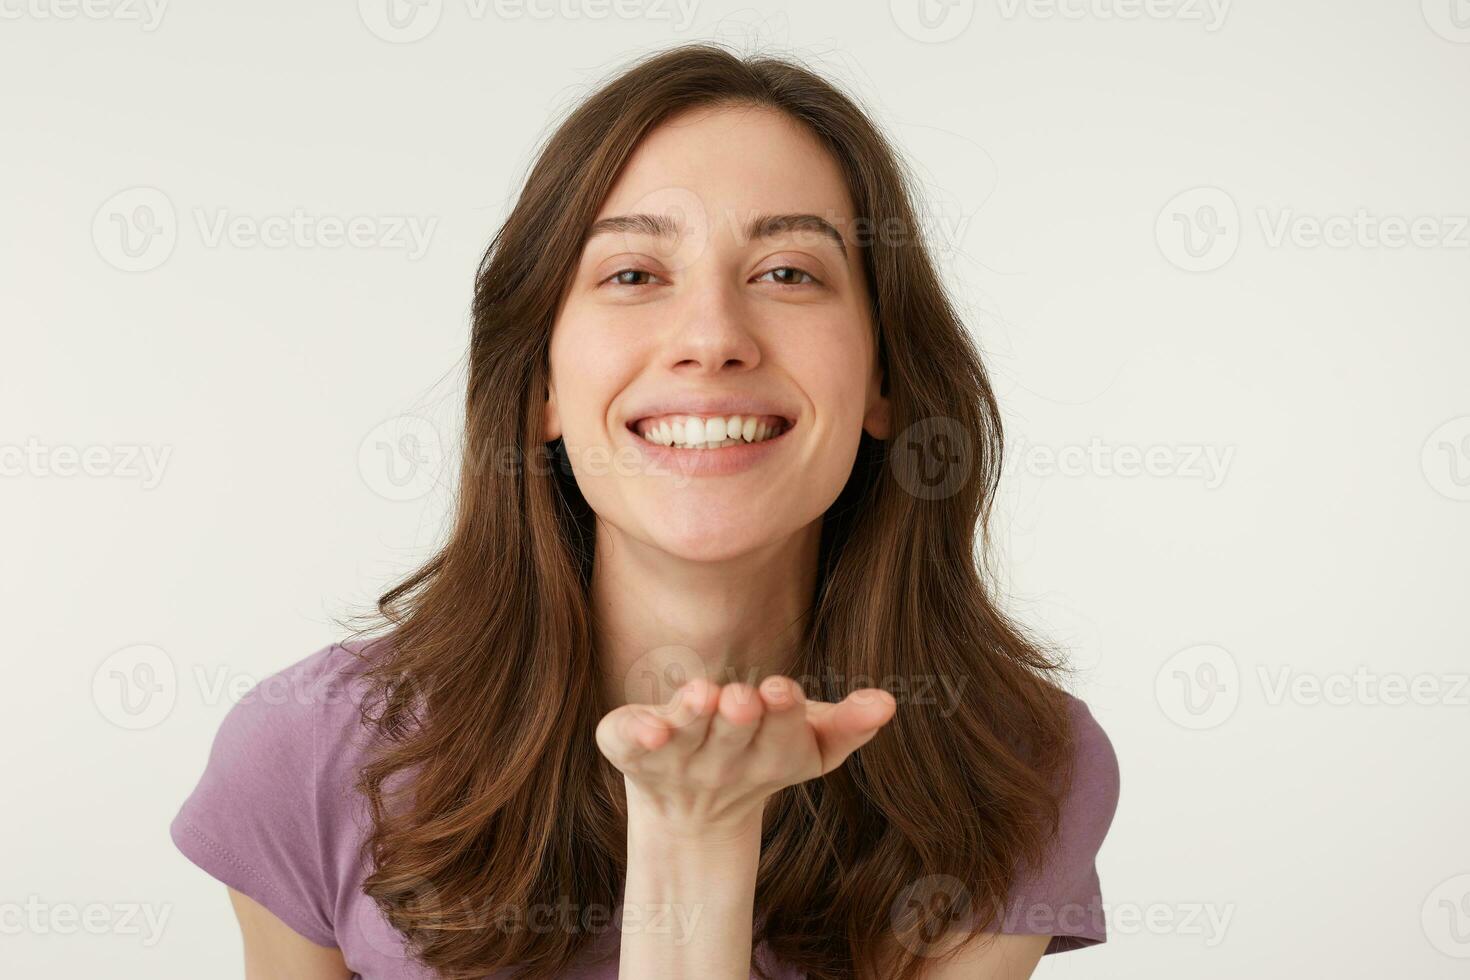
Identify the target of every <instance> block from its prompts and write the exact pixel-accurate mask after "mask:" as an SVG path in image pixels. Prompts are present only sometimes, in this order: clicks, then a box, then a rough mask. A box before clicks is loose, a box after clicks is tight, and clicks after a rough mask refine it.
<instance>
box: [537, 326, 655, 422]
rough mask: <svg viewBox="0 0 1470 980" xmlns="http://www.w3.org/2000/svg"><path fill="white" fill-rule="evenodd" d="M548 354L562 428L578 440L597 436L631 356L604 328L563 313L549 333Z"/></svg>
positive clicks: (632, 355)
mask: <svg viewBox="0 0 1470 980" xmlns="http://www.w3.org/2000/svg"><path fill="white" fill-rule="evenodd" d="M549 357H550V364H551V378H552V383H553V384H554V385H555V386H556V397H557V406H558V408H559V410H560V414H561V423H562V427H563V429H564V430H566V431H567V432H568V433H569V434H572V435H573V436H574V441H577V442H582V441H586V440H590V439H594V438H598V437H597V436H595V435H594V433H597V432H600V430H601V428H602V425H603V423H604V421H605V420H606V418H607V411H608V406H609V405H610V404H611V403H612V401H613V399H614V398H615V397H616V396H617V393H618V391H619V390H621V388H623V387H624V386H625V385H626V381H625V379H626V378H627V377H628V376H630V370H629V365H631V364H632V363H633V362H634V360H635V359H636V354H635V353H634V352H632V351H631V350H630V349H629V346H628V345H627V344H625V343H619V342H617V338H615V337H612V336H610V335H609V332H608V331H607V330H605V329H597V328H596V325H594V324H592V323H590V322H588V321H587V320H586V319H583V318H578V317H576V316H570V315H564V316H563V318H562V319H561V320H559V321H558V322H557V325H556V329H555V332H554V333H553V334H552V339H551V348H550V351H549Z"/></svg>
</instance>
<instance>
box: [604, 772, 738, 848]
mask: <svg viewBox="0 0 1470 980" xmlns="http://www.w3.org/2000/svg"><path fill="white" fill-rule="evenodd" d="M627 800H628V842H629V844H630V845H632V844H633V843H635V842H636V843H638V844H640V845H642V846H644V847H646V848H649V849H659V848H668V847H677V848H678V849H680V850H687V849H690V848H694V849H712V850H730V849H735V850H743V849H744V848H746V847H750V846H754V847H755V849H756V851H757V852H759V851H760V840H761V827H762V823H763V819H762V818H763V816H764V812H765V811H764V802H762V804H760V805H758V806H756V807H754V808H748V809H740V810H731V811H727V812H722V813H720V814H716V815H700V816H691V815H688V814H677V813H669V812H667V811H664V810H662V809H661V808H659V807H658V806H656V805H655V804H654V803H653V802H651V801H649V800H647V799H645V798H644V797H643V795H642V794H641V793H640V792H639V791H638V789H637V787H635V786H634V785H633V784H632V783H628V785H627Z"/></svg>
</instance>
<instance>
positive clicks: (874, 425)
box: [863, 365, 893, 440]
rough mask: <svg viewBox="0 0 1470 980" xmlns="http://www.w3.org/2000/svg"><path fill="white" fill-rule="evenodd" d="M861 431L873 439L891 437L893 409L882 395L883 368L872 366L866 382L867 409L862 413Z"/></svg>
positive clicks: (885, 396) (886, 397)
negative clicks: (871, 374) (871, 375)
mask: <svg viewBox="0 0 1470 980" xmlns="http://www.w3.org/2000/svg"><path fill="white" fill-rule="evenodd" d="M863 429H864V431H866V432H867V433H868V435H870V436H872V437H873V438H874V439H885V440H886V439H891V438H892V437H893V409H892V407H891V406H890V404H889V402H888V396H887V395H885V394H883V368H882V366H881V365H874V368H873V377H872V378H871V379H870V380H869V382H868V395H867V408H866V410H865V411H864V413H863Z"/></svg>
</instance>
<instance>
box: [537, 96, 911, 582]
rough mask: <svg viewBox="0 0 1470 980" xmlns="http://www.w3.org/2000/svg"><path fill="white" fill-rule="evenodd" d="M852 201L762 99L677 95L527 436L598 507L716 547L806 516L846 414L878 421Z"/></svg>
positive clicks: (845, 470)
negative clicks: (758, 102)
mask: <svg viewBox="0 0 1470 980" xmlns="http://www.w3.org/2000/svg"><path fill="white" fill-rule="evenodd" d="M853 218H854V215H853V206H852V202H851V201H850V199H849V195H848V193H847V189H846V185H845V183H844V181H843V177H842V172H841V170H840V169H839V167H838V164H837V162H836V161H835V160H834V159H833V158H832V157H831V155H830V154H829V153H828V152H827V151H826V150H825V149H824V148H823V146H822V145H821V144H820V143H819V142H818V141H817V139H816V138H815V137H814V136H812V135H811V134H810V133H809V132H808V131H806V130H805V129H804V128H802V126H801V125H800V124H799V123H797V122H795V121H794V120H792V119H791V118H789V117H788V116H786V115H784V114H782V113H780V112H777V111H775V110H771V109H767V108H748V107H740V108H720V109H699V110H692V111H689V112H686V113H684V114H681V115H679V116H677V117H675V118H674V119H671V120H669V121H667V122H665V123H664V124H663V125H661V126H659V127H658V128H657V129H655V130H654V131H653V132H651V133H650V134H649V135H648V136H647V137H646V138H645V139H644V140H643V142H642V143H641V144H640V145H639V147H638V148H637V149H636V150H635V151H634V153H633V155H632V156H631V158H630V159H629V161H628V163H627V165H626V167H625V168H624V169H623V171H622V173H621V174H620V175H619V177H618V180H617V182H616V183H615V184H614V186H613V188H612V190H611V192H610V193H609V194H608V197H607V199H606V201H604V203H603V205H602V207H601V209H600V210H599V212H598V214H597V217H596V220H595V221H594V222H593V226H592V229H591V231H590V234H589V237H588V239H587V241H586V243H585V246H584V248H583V251H582V254H581V257H580V259H579V262H578V265H577V267H576V269H575V271H574V272H573V274H572V279H571V281H570V282H569V283H568V285H567V289H566V292H565V294H564V296H563V299H562V303H561V307H560V309H559V311H558V314H557V318H556V321H555V325H554V327H553V332H552V337H551V348H550V391H549V400H548V403H547V406H546V426H545V430H544V437H545V439H546V440H548V441H549V440H552V439H555V438H557V437H559V436H560V437H561V438H562V439H563V440H564V443H565V446H566V451H567V454H568V456H569V458H570V460H571V464H572V470H573V473H574V474H575V477H576V481H577V486H578V488H579V489H580V490H581V491H582V494H583V496H585V497H586V498H587V501H588V503H589V504H590V505H591V507H592V509H593V510H594V511H596V513H597V515H598V517H599V519H600V520H601V521H602V522H605V523H606V524H608V525H611V527H613V528H615V529H617V530H618V531H620V532H622V533H624V534H626V535H629V536H631V537H633V538H635V539H637V540H639V541H642V542H644V543H646V544H648V545H650V546H653V547H656V548H659V549H661V550H663V551H665V552H668V553H670V554H674V555H678V556H680V557H682V558H685V559H689V560H703V561H713V560H720V559H724V558H730V557H734V556H736V555H740V554H744V553H747V552H750V551H753V550H756V549H759V548H761V547H762V546H766V545H771V544H773V543H776V542H778V541H780V540H781V539H783V538H785V537H787V536H789V535H791V534H792V533H793V532H795V531H797V530H798V529H800V528H802V527H805V526H807V525H809V524H811V523H812V522H813V521H815V520H817V519H819V518H820V517H821V515H822V514H823V513H824V512H825V511H826V510H827V508H828V507H829V506H830V505H831V503H832V501H833V500H835V499H836V498H837V495H838V494H839V493H840V492H841V490H842V487H843V486H844V484H845V483H846V482H847V479H848V476H849V475H850V473H851V471H852V465H853V461H854V460H855V458H856V454H857V448H858V442H859V437H860V435H861V433H862V431H863V429H864V428H866V429H867V431H868V433H869V434H870V435H872V436H874V437H875V438H880V439H883V438H887V437H888V435H889V431H888V428H889V418H888V405H887V400H886V399H885V398H883V397H882V396H881V395H880V394H879V389H880V383H881V374H880V370H879V366H878V361H877V352H876V349H875V346H874V340H873V324H872V319H871V316H870V314H869V298H868V291H867V285H866V283H865V282H864V280H863V272H862V265H861V261H860V256H859V251H858V247H857V244H856V238H855V235H854V229H853V228H852V222H853ZM732 415H735V416H740V419H739V422H738V425H739V431H738V432H728V431H723V430H727V429H728V428H729V426H728V425H725V426H723V427H721V428H719V429H715V427H714V426H712V425H710V424H709V423H710V422H711V421H712V420H713V419H715V418H719V419H722V420H728V419H729V417H730V416H732ZM691 417H697V418H698V419H700V424H698V425H692V424H690V419H691ZM751 418H753V419H754V421H753V422H747V421H746V420H747V419H751ZM676 423H677V425H676ZM712 429H713V430H714V431H713V432H712ZM640 430H642V431H648V432H650V433H651V436H652V440H653V441H650V439H649V438H645V436H643V435H640V434H639V433H640ZM767 430H770V431H772V432H774V433H776V436H775V438H774V439H770V441H759V440H760V436H761V434H762V432H766V431H767ZM718 435H725V436H726V437H727V440H728V438H730V437H735V438H737V443H736V444H735V445H721V446H719V447H713V446H712V443H711V442H709V440H710V439H711V438H713V437H714V436H718ZM696 437H697V438H699V439H702V440H704V441H703V445H705V446H706V447H710V448H684V446H686V445H687V444H688V443H689V442H690V441H692V439H694V438H696ZM676 438H679V439H682V440H683V441H682V442H677V441H674V440H675V439H676ZM657 443H663V444H657ZM670 443H672V444H670Z"/></svg>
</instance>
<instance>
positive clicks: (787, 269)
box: [757, 265, 817, 286]
mask: <svg viewBox="0 0 1470 980" xmlns="http://www.w3.org/2000/svg"><path fill="white" fill-rule="evenodd" d="M783 272H784V273H789V274H794V275H795V276H806V278H807V280H808V281H807V282H800V281H792V277H791V276H790V275H788V276H785V277H781V278H777V279H774V280H772V281H773V282H775V283H776V284H777V285H779V286H806V285H810V284H814V283H816V282H817V277H816V276H814V275H812V274H811V273H810V272H807V271H806V270H805V269H798V268H797V267H796V266H794V265H781V266H777V267H776V268H774V269H770V270H768V271H766V272H763V273H761V274H760V275H759V276H758V277H757V278H758V279H764V278H765V277H766V276H770V275H776V274H777V273H783Z"/></svg>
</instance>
